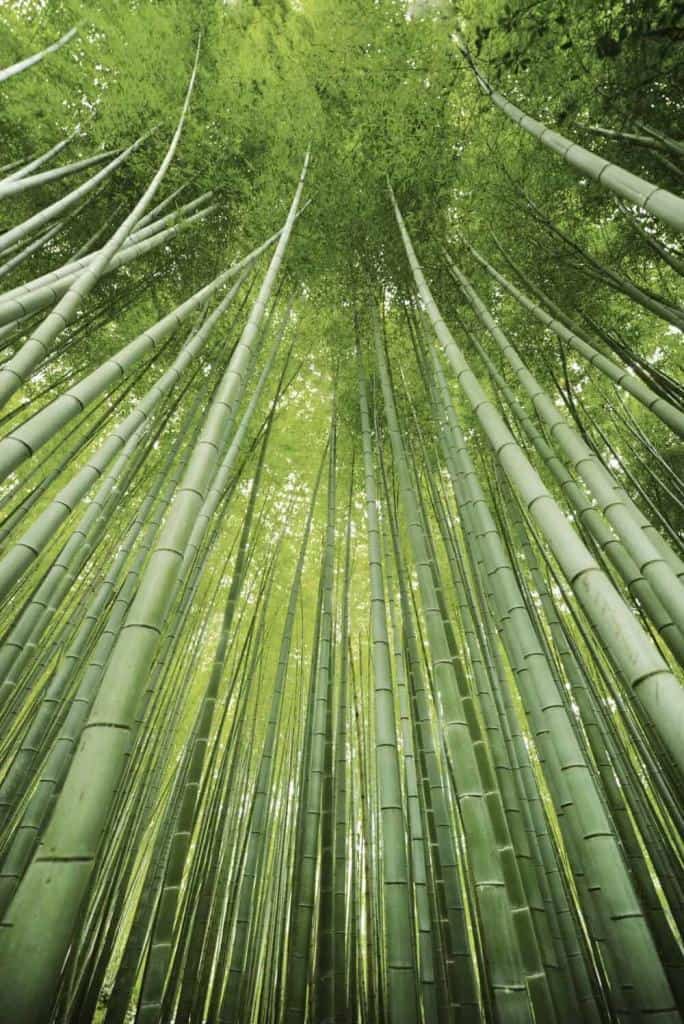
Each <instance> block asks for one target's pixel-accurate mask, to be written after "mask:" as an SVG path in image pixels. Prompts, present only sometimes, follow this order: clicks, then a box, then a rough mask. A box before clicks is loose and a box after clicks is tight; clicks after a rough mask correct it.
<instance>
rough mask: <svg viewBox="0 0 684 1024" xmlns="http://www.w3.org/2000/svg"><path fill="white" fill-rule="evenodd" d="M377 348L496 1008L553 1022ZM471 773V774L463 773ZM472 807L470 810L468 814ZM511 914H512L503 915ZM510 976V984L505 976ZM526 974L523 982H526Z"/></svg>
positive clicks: (488, 760) (490, 771) (383, 360)
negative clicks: (503, 949)
mask: <svg viewBox="0 0 684 1024" xmlns="http://www.w3.org/2000/svg"><path fill="white" fill-rule="evenodd" d="M375 353H376V360H377V365H378V369H379V372H380V381H381V385H382V393H383V400H384V406H385V416H386V419H387V425H388V430H389V435H390V440H391V443H392V450H393V453H394V460H395V464H396V467H397V473H398V478H399V487H400V493H401V499H402V502H403V503H404V507H405V510H406V513H407V518H408V521H409V526H408V528H409V537H410V539H411V546H412V550H413V556H414V560H415V562H416V571H417V574H418V579H419V585H420V588H421V597H422V600H423V606H424V613H425V617H426V626H427V630H428V637H429V640H430V654H431V658H432V660H433V664H434V663H436V662H437V661H438V660H439V661H440V662H441V661H442V660H443V659H444V660H445V661H446V664H448V666H449V668H450V669H451V670H452V671H451V672H450V676H451V679H450V681H449V682H450V685H451V686H452V687H454V689H455V691H456V692H454V693H449V692H448V691H447V690H446V685H445V684H444V683H443V684H442V685H441V686H440V687H439V694H440V698H441V700H442V701H443V703H444V708H445V719H446V721H447V722H448V730H449V731H448V733H447V745H448V750H449V754H450V758H451V762H452V771H453V773H454V778H455V780H456V786H455V789H456V796H457V799H458V801H459V806H460V807H461V810H462V814H463V819H464V828H465V835H466V841H467V843H468V844H469V846H470V847H471V850H472V852H471V856H470V859H471V863H472V871H473V874H474V877H475V881H476V885H477V895H478V902H479V905H480V913H481V916H482V920H483V935H484V945H485V951H486V955H487V956H488V958H489V960H490V964H491V969H492V990H493V995H494V999H495V1001H496V1002H495V1005H496V1004H498V1005H500V1006H502V1007H503V1006H506V1011H505V1012H507V1013H509V1014H512V1015H513V1014H517V1015H519V1018H520V1019H521V1020H522V1019H525V1017H526V1016H527V1015H529V1013H530V1006H531V1007H533V1008H534V1012H537V1013H542V1014H544V1015H545V1019H547V1020H549V1021H552V1020H554V1019H555V1011H554V1006H553V1000H552V997H551V993H550V991H549V988H548V981H547V979H546V976H545V973H544V970H543V967H542V963H541V956H540V951H539V945H538V940H537V937H536V935H535V932H534V928H533V926H532V920H531V915H530V908H529V905H528V904H527V900H526V897H525V894H524V891H523V887H522V884H521V879H520V873H519V869H518V865H517V862H516V860H515V857H514V855H513V848H512V845H511V838H510V834H509V830H508V826H507V823H506V820H505V815H504V811H503V806H502V803H501V797H500V793H499V791H498V788H497V786H496V782H495V779H494V772H493V768H492V765H491V755H490V751H489V749H488V745H487V744H486V738H485V736H484V735H483V733H482V729H481V727H480V723H479V720H478V717H477V714H476V712H475V707H474V704H473V700H472V693H471V691H470V688H469V686H468V683H467V680H466V676H465V672H464V668H463V666H462V664H461V662H460V656H459V652H458V651H457V650H456V649H455V645H454V644H453V643H451V642H450V639H449V623H448V622H446V621H445V617H444V615H443V613H442V606H443V600H442V596H441V593H440V590H441V584H439V581H438V573H437V570H436V565H435V563H434V560H433V558H432V555H431V551H430V542H429V534H428V529H427V524H426V523H425V518H424V515H423V513H422V509H421V508H420V501H419V498H418V496H417V493H416V489H415V486H414V484H413V482H412V480H411V477H410V474H409V469H408V460H407V457H406V453H405V450H404V445H403V440H402V438H401V433H400V427H399V420H398V417H397V413H396V408H395V403H394V399H393V394H392V385H391V381H390V377H389V368H388V365H387V358H386V355H385V352H384V348H383V345H382V342H381V339H380V331H379V328H378V327H377V326H376V330H375ZM433 671H435V670H433ZM435 675H436V672H435ZM454 684H455V686H454ZM454 726H456V728H454ZM459 727H460V728H459ZM459 732H460V733H461V742H460V743H459V744H458V746H457V744H456V743H455V742H454V737H455V736H456V735H458V733H459ZM466 743H469V744H471V745H472V762H471V764H470V765H469V766H468V765H467V762H466V757H465V753H464V751H463V750H462V749H459V748H462V747H463V746H465V744H466ZM466 771H468V772H469V774H466ZM470 804H472V807H473V812H471V811H470ZM485 843H486V844H491V849H490V851H489V863H488V864H487V866H486V868H485V867H484V857H483V856H482V854H481V853H478V851H479V850H480V849H481V847H480V844H482V845H484V844H485ZM469 852H470V851H469ZM495 880H498V881H499V883H500V886H501V889H500V890H499V892H496V893H494V894H493V895H495V897H496V899H495V900H493V902H494V904H495V905H496V901H498V903H499V908H498V910H499V912H498V913H497V914H496V915H495V914H492V913H491V908H490V907H488V905H487V896H488V888H489V886H490V885H492V887H493V885H494V884H495ZM506 914H507V915H508V919H506V917H505V916H504V915H506ZM506 928H508V929H509V931H508V932H507V933H506V934H507V941H508V944H509V947H510V948H509V950H508V954H507V955H508V959H507V958H506V955H503V954H501V958H500V959H498V956H499V954H500V950H499V948H498V946H497V941H496V939H495V933H496V932H498V933H499V934H503V933H504V929H506ZM506 978H507V981H504V979H506ZM523 978H524V979H525V981H524V983H522V984H521V980H522V979H523ZM528 994H529V1000H530V1004H529V1005H528Z"/></svg>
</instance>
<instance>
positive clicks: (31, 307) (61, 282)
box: [0, 206, 213, 337]
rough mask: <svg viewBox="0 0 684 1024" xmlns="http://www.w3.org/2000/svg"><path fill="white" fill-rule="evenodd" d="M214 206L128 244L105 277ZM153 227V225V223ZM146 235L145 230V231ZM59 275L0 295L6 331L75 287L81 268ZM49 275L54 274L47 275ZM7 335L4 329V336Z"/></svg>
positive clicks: (115, 258)
mask: <svg viewBox="0 0 684 1024" xmlns="http://www.w3.org/2000/svg"><path fill="white" fill-rule="evenodd" d="M212 210H213V207H211V206H210V207H207V208H206V209H204V210H199V212H197V213H195V214H193V215H192V216H191V217H188V218H187V220H184V221H181V222H180V224H176V225H174V226H173V227H170V228H167V229H165V230H164V231H159V232H156V233H153V234H151V235H149V236H148V237H147V238H145V239H143V240H142V241H141V242H138V243H135V244H133V245H124V246H122V248H121V249H120V250H119V252H118V253H117V254H116V255H115V256H114V257H113V258H112V259H111V261H110V263H109V264H108V266H107V268H106V271H105V276H107V275H109V274H111V273H113V271H115V270H118V268H119V267H122V266H125V265H126V264H127V263H131V262H132V261H133V260H135V259H138V257H140V256H143V255H145V253H148V252H152V251H153V250H154V249H157V248H159V246H160V245H162V243H164V242H169V241H171V239H172V238H175V237H176V235H179V234H180V233H181V232H182V231H185V230H186V229H187V228H189V227H191V226H192V225H194V224H196V223H197V222H198V221H200V220H203V219H204V218H205V217H206V216H208V214H209V213H211V212H212ZM150 227H151V226H150ZM141 234H142V232H141ZM83 265H84V266H86V267H87V266H88V263H87V262H84V264H83ZM55 273H56V274H57V278H56V281H55V283H54V284H50V283H49V282H48V283H47V284H46V285H44V286H40V287H37V288H36V289H33V288H32V287H31V286H30V285H28V286H27V288H26V291H24V290H22V288H19V289H17V290H16V296H15V293H14V292H8V293H6V294H7V295H9V298H8V299H7V300H6V301H4V300H2V299H1V298H0V324H2V325H4V327H3V331H5V332H7V333H10V332H12V331H14V330H15V329H16V325H17V324H19V323H20V322H21V321H22V320H24V319H25V318H27V317H29V316H32V315H33V314H35V313H39V312H40V311H41V310H42V309H45V307H46V306H49V305H50V304H51V303H53V302H55V301H57V300H59V299H60V298H61V297H62V296H63V295H64V294H65V292H66V291H67V290H68V289H69V288H70V287H71V285H72V284H73V283H74V281H75V280H76V279H77V276H78V273H77V271H74V272H70V273H69V274H65V275H63V276H60V275H59V272H58V271H56V272H55ZM47 276H48V277H49V276H50V275H47ZM4 336H5V335H4V334H2V332H0V337H4Z"/></svg>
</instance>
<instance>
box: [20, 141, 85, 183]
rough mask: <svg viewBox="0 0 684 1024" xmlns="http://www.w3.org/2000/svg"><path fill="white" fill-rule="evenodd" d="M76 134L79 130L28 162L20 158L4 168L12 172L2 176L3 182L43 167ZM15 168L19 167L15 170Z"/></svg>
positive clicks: (21, 176)
mask: <svg viewBox="0 0 684 1024" xmlns="http://www.w3.org/2000/svg"><path fill="white" fill-rule="evenodd" d="M76 135H77V132H72V134H71V135H70V136H69V137H68V138H66V139H62V140H61V142H58V143H57V144H56V145H54V146H51V147H50V149H48V150H46V151H45V152H44V153H41V154H39V155H38V156H37V157H33V158H32V159H31V160H29V161H28V162H27V163H24V161H23V159H19V160H17V161H16V163H15V164H13V165H11V166H8V167H6V168H2V170H3V171H10V170H11V171H12V173H11V174H5V176H4V177H3V178H2V183H3V184H4V183H5V182H6V181H17V180H18V179H19V178H23V177H25V176H26V175H27V174H31V173H32V172H33V171H35V170H37V169H38V168H39V167H42V166H43V164H45V163H47V162H48V160H51V159H52V157H53V156H57V154H58V153H61V152H62V150H63V149H65V148H66V147H67V146H68V145H69V143H70V142H73V140H74V139H75V138H76ZM14 168H17V169H16V170H15V169H14Z"/></svg>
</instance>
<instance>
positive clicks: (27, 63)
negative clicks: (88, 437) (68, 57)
mask: <svg viewBox="0 0 684 1024" xmlns="http://www.w3.org/2000/svg"><path fill="white" fill-rule="evenodd" d="M77 32H78V28H70V29H69V31H68V32H65V33H64V35H63V36H60V37H59V39H57V40H56V42H54V43H50V45H49V46H46V47H45V49H44V50H39V51H38V53H34V54H32V55H31V56H30V57H24V59H23V60H20V61H17V63H16V64H10V66H9V67H7V68H3V69H2V70H0V82H6V81H7V79H8V78H13V77H14V75H18V74H20V73H21V72H22V71H26V70H27V69H28V68H30V67H33V65H34V64H37V63H38V62H39V61H41V60H44V59H45V57H47V56H48V54H50V53H56V52H57V50H61V48H62V47H63V46H66V44H67V43H69V42H71V40H72V39H73V38H74V36H75V35H76V33H77Z"/></svg>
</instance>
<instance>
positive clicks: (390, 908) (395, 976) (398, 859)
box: [357, 342, 420, 1021]
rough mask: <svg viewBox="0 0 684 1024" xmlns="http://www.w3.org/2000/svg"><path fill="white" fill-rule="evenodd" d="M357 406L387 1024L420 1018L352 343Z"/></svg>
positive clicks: (367, 454)
mask: <svg viewBox="0 0 684 1024" xmlns="http://www.w3.org/2000/svg"><path fill="white" fill-rule="evenodd" d="M357 361H358V373H359V402H360V407H361V433H362V443H363V466H364V481H365V491H366V520H367V531H368V568H369V572H370V589H371V628H372V633H371V652H372V665H373V684H374V710H375V727H376V739H375V757H376V762H377V780H378V810H379V816H380V822H379V827H380V836H381V839H380V842H381V846H382V859H381V862H380V865H379V870H380V879H379V881H380V884H381V886H382V889H381V892H382V918H381V926H382V929H383V931H382V942H383V944H385V945H386V949H387V960H386V968H385V970H386V972H387V976H386V978H383V979H382V980H383V986H386V997H385V998H386V1000H387V1012H388V1015H389V1017H390V1019H392V1020H404V1021H411V1020H416V1021H417V1020H420V1009H419V1006H420V1003H419V996H418V991H417V984H416V982H417V979H416V973H417V971H416V964H415V956H414V950H413V941H412V934H411V932H412V920H413V913H414V911H413V906H412V903H413V901H412V899H411V891H410V869H409V863H408V851H407V849H406V834H407V833H406V823H405V821H404V811H403V801H402V791H401V776H400V771H399V755H398V745H397V727H396V721H395V712H394V696H393V693H394V679H393V673H392V665H391V661H390V647H389V637H388V632H387V617H386V610H385V583H384V572H383V565H382V547H381V541H380V524H379V519H378V498H377V492H376V485H375V469H374V466H373V450H372V443H371V429H370V418H369V412H368V396H367V385H366V374H365V370H364V366H363V358H362V355H361V350H360V347H359V346H358V342H357Z"/></svg>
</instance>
